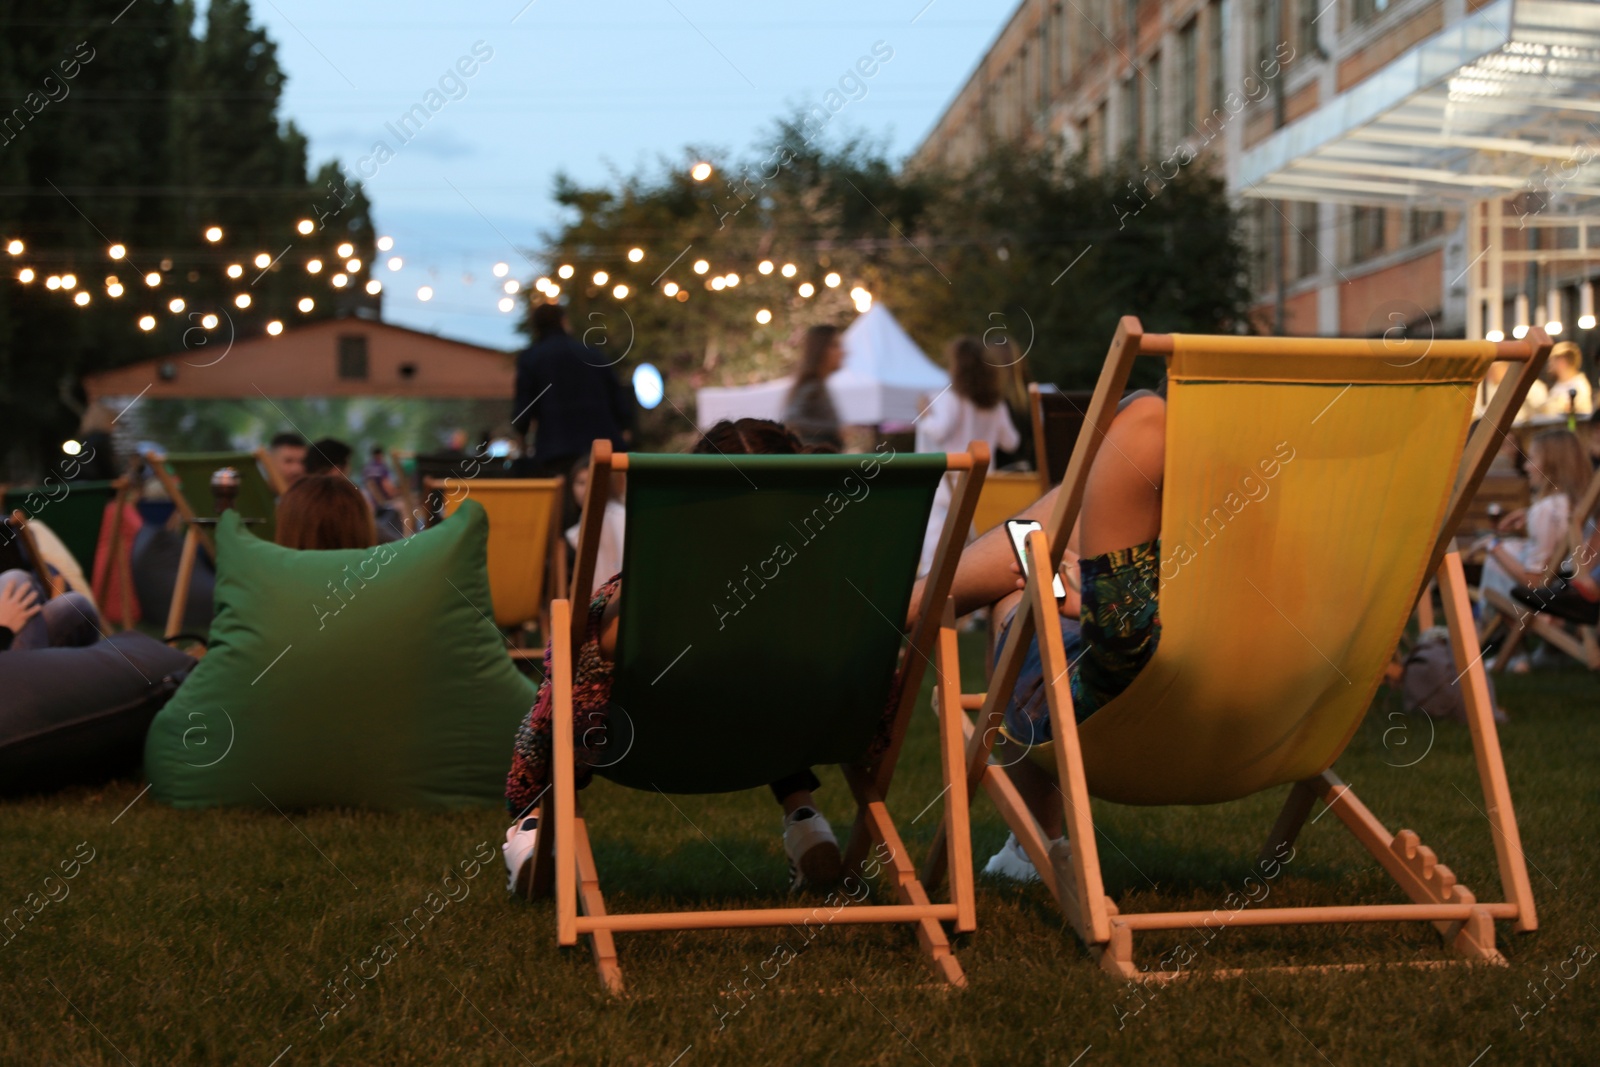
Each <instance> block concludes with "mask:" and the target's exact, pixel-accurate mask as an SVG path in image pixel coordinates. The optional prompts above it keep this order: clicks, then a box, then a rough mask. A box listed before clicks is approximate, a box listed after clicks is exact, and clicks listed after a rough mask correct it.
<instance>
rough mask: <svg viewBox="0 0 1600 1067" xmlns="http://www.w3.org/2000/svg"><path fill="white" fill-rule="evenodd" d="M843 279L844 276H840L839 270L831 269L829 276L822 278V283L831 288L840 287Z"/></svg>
mask: <svg viewBox="0 0 1600 1067" xmlns="http://www.w3.org/2000/svg"><path fill="white" fill-rule="evenodd" d="M843 280H844V279H843V278H841V277H839V272H838V271H829V272H828V276H827V277H826V278H824V279H822V284H823V285H826V286H827V287H828V288H829V289H837V288H839V283H840V282H842V281H843Z"/></svg>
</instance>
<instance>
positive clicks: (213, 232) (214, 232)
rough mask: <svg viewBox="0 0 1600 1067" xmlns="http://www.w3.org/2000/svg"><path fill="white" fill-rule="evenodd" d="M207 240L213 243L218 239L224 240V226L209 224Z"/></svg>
mask: <svg viewBox="0 0 1600 1067" xmlns="http://www.w3.org/2000/svg"><path fill="white" fill-rule="evenodd" d="M206 240H208V241H210V242H211V243H212V244H216V243H217V242H218V241H220V240H222V227H221V226H207V227H206Z"/></svg>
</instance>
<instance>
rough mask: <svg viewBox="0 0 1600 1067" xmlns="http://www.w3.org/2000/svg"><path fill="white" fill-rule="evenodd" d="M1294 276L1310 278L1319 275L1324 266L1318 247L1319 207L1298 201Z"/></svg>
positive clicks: (1295, 224)
mask: <svg viewBox="0 0 1600 1067" xmlns="http://www.w3.org/2000/svg"><path fill="white" fill-rule="evenodd" d="M1293 218H1294V228H1295V235H1294V242H1295V245H1294V249H1295V254H1294V276H1295V279H1296V280H1298V279H1300V278H1309V277H1311V275H1313V274H1315V273H1317V271H1318V270H1319V269H1320V268H1321V265H1322V252H1321V251H1320V249H1319V247H1318V245H1319V241H1318V238H1317V225H1318V210H1317V205H1316V204H1315V203H1312V202H1310V201H1306V200H1298V201H1296V202H1295V204H1294V215H1293Z"/></svg>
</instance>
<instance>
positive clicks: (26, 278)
mask: <svg viewBox="0 0 1600 1067" xmlns="http://www.w3.org/2000/svg"><path fill="white" fill-rule="evenodd" d="M34 277H35V275H34V273H33V268H32V267H23V268H22V269H21V270H19V271H17V281H19V282H22V283H23V284H24V285H26V284H27V283H28V282H31V281H33V279H34Z"/></svg>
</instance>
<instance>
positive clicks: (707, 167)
mask: <svg viewBox="0 0 1600 1067" xmlns="http://www.w3.org/2000/svg"><path fill="white" fill-rule="evenodd" d="M689 177H691V178H693V179H694V180H695V181H697V182H703V181H705V180H706V179H707V178H709V177H711V164H709V163H696V164H695V165H694V166H693V167H692V168H690V170H689Z"/></svg>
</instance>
